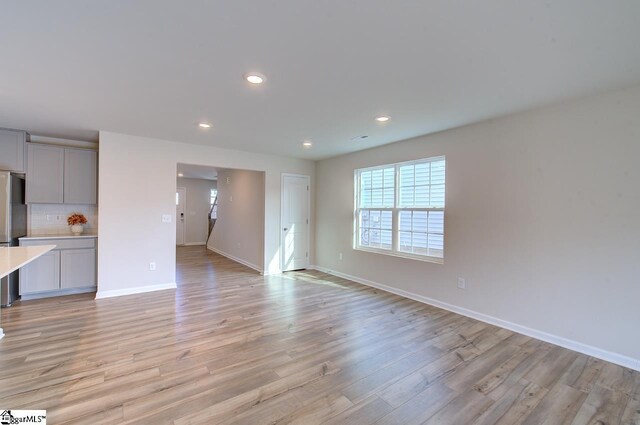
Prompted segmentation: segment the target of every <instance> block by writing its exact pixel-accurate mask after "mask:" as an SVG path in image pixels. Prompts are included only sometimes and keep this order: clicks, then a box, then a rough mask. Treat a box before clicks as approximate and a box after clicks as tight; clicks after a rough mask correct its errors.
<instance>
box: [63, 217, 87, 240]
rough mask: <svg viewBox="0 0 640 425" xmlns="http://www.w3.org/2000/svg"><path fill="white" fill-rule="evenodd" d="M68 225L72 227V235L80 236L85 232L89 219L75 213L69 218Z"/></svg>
mask: <svg viewBox="0 0 640 425" xmlns="http://www.w3.org/2000/svg"><path fill="white" fill-rule="evenodd" d="M67 224H68V225H69V226H71V233H73V234H74V235H80V234H82V232H83V231H84V227H83V225H84V224H87V217H85V216H84V214H80V213H73V214H71V215H70V216H69V217H68V218H67Z"/></svg>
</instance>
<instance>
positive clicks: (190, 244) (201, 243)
mask: <svg viewBox="0 0 640 425" xmlns="http://www.w3.org/2000/svg"><path fill="white" fill-rule="evenodd" d="M206 244H207V241H204V242H187V243H185V244H184V245H183V246H202V245H206Z"/></svg>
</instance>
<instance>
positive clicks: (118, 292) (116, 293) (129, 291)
mask: <svg viewBox="0 0 640 425" xmlns="http://www.w3.org/2000/svg"><path fill="white" fill-rule="evenodd" d="M176 288H177V285H176V283H175V282H171V283H161V284H159V285H147V286H137V287H134V288H125V289H113V290H111V291H101V290H99V289H98V292H96V300H99V299H102V298H111V297H120V296H122V295H133V294H142V293H144V292H153V291H162V290H165V289H176Z"/></svg>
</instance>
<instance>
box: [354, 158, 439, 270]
mask: <svg viewBox="0 0 640 425" xmlns="http://www.w3.org/2000/svg"><path fill="white" fill-rule="evenodd" d="M355 179H356V190H357V196H356V220H355V222H356V223H355V224H356V238H355V239H356V241H355V248H358V249H365V250H375V251H378V250H383V251H392V252H394V255H400V256H406V257H411V258H422V257H424V258H428V257H432V258H435V259H442V258H444V208H445V159H444V157H437V158H429V159H423V160H418V161H411V162H405V163H398V164H389V165H384V166H380V167H374V168H366V169H360V170H356V172H355Z"/></svg>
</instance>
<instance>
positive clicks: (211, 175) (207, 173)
mask: <svg viewBox="0 0 640 425" xmlns="http://www.w3.org/2000/svg"><path fill="white" fill-rule="evenodd" d="M178 174H182V176H178V177H184V178H186V179H203V180H217V179H218V170H217V169H216V168H213V167H207V166H206V165H194V164H180V163H178Z"/></svg>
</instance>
